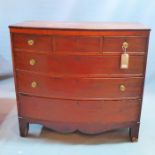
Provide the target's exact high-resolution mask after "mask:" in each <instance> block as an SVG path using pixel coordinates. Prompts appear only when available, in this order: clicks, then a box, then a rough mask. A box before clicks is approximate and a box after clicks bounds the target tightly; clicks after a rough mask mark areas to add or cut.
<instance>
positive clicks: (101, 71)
mask: <svg viewBox="0 0 155 155" xmlns="http://www.w3.org/2000/svg"><path fill="white" fill-rule="evenodd" d="M10 32H11V43H12V58H13V66H14V79H15V88H16V94H17V106H18V118H19V127H20V135H21V136H27V134H28V127H29V123H39V124H42V125H44V126H46V127H48V128H51V129H54V130H56V131H58V132H64V133H68V132H74V131H80V132H83V133H87V134H95V133H100V132H103V131H107V130H112V129H117V128H129V129H130V138H131V141H136V140H137V139H138V133H139V125H140V114H141V107H142V99H143V89H144V79H145V68H146V60H147V50H148V40H149V33H150V29H148V28H146V27H145V26H143V25H141V24H135V23H63V22H62V23H61V22H60V23H54V22H39V21H35V22H24V23H19V24H16V25H11V26H10Z"/></svg>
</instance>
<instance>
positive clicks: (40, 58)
mask: <svg viewBox="0 0 155 155" xmlns="http://www.w3.org/2000/svg"><path fill="white" fill-rule="evenodd" d="M14 57H15V65H16V68H17V69H21V70H28V71H35V72H43V73H47V74H54V75H55V74H59V75H70V76H72V75H75V76H76V75H77V76H96V77H100V76H128V75H132V76H143V75H144V64H145V63H144V62H145V56H144V55H139V56H136V55H130V60H129V68H128V69H121V68H120V59H121V56H120V55H103V56H75V55H74V56H71V55H68V56H66V55H46V54H37V55H36V54H34V53H24V52H16V53H15V56H14ZM31 61H34V64H31ZM32 63H33V62H32Z"/></svg>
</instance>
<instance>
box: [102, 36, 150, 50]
mask: <svg viewBox="0 0 155 155" xmlns="http://www.w3.org/2000/svg"><path fill="white" fill-rule="evenodd" d="M124 42H127V43H128V48H127V51H128V52H146V45H147V38H145V37H141V36H131V37H130V36H110V37H109V36H105V37H104V39H103V52H122V45H123V43H124Z"/></svg>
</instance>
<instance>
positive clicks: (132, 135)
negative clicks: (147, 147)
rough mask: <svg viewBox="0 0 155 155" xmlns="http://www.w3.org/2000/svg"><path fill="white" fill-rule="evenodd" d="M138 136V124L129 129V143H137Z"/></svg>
mask: <svg viewBox="0 0 155 155" xmlns="http://www.w3.org/2000/svg"><path fill="white" fill-rule="evenodd" d="M138 135H139V123H137V124H135V125H134V126H133V127H131V128H130V140H131V142H137V141H138Z"/></svg>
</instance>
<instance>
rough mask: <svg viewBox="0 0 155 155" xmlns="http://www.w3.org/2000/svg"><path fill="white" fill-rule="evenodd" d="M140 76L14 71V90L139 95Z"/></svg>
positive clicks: (100, 96) (96, 95) (40, 93)
mask: <svg viewBox="0 0 155 155" xmlns="http://www.w3.org/2000/svg"><path fill="white" fill-rule="evenodd" d="M142 86H143V78H66V77H64V78H62V77H49V76H45V75H41V74H37V73H33V72H25V71H17V87H18V92H21V93H27V94H32V95H37V96H47V97H52V98H64V99H94V100H96V99H103V98H104V99H116V98H117V99H119V98H130V97H132V98H140V97H141V92H142Z"/></svg>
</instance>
